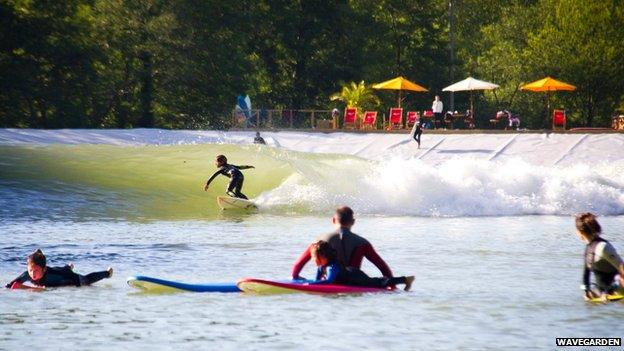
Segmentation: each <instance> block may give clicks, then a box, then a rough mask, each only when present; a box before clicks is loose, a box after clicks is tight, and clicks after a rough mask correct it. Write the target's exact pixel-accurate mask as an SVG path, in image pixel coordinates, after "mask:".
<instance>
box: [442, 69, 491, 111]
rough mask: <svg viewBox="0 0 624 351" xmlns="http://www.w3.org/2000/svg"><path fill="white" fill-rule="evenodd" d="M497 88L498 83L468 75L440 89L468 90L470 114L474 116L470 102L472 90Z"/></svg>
mask: <svg viewBox="0 0 624 351" xmlns="http://www.w3.org/2000/svg"><path fill="white" fill-rule="evenodd" d="M496 88H498V85H496V84H494V83H490V82H484V81H482V80H478V79H474V78H472V77H468V78H466V79H464V80H462V81H460V82H457V83H455V84H451V85H449V86H448V87H446V88H444V89H442V91H467V90H468V91H470V114H472V118H474V105H473V102H472V91H473V90H492V89H496Z"/></svg>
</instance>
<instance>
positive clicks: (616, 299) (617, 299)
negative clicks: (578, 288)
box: [589, 294, 624, 302]
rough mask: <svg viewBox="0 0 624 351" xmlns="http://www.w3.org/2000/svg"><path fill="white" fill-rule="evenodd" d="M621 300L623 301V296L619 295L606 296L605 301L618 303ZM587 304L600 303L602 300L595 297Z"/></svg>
mask: <svg viewBox="0 0 624 351" xmlns="http://www.w3.org/2000/svg"><path fill="white" fill-rule="evenodd" d="M622 299H624V295H620V294H613V295H607V300H609V301H619V300H622ZM589 302H602V300H601V299H600V298H599V297H595V298H593V299H591V300H589Z"/></svg>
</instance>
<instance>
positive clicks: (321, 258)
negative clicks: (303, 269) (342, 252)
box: [310, 240, 336, 266]
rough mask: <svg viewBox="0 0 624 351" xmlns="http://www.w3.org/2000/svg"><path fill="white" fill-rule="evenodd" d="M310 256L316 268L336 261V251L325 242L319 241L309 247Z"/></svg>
mask: <svg viewBox="0 0 624 351" xmlns="http://www.w3.org/2000/svg"><path fill="white" fill-rule="evenodd" d="M310 256H312V260H313V261H314V263H316V265H317V266H324V265H327V264H328V263H329V262H332V261H335V260H336V250H334V248H333V247H331V245H329V243H328V242H327V241H324V240H319V241H317V242H315V243H314V244H312V246H311V247H310Z"/></svg>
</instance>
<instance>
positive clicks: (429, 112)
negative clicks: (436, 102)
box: [423, 110, 433, 118]
mask: <svg viewBox="0 0 624 351" xmlns="http://www.w3.org/2000/svg"><path fill="white" fill-rule="evenodd" d="M423 116H424V117H426V118H432V117H433V110H425V112H423Z"/></svg>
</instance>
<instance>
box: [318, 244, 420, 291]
mask: <svg viewBox="0 0 624 351" xmlns="http://www.w3.org/2000/svg"><path fill="white" fill-rule="evenodd" d="M310 254H311V255H312V261H314V263H316V266H317V267H318V268H317V272H316V280H315V281H313V282H309V283H308V284H340V285H350V286H365V287H370V288H387V287H394V286H395V285H397V284H405V288H404V290H405V291H409V289H411V287H412V283H413V282H414V276H409V277H394V278H388V277H383V278H371V277H369V276H368V275H366V273H364V272H362V271H361V270H359V269H357V268H354V267H345V266H344V265H342V264H341V263H340V262H339V261H338V259H337V257H336V250H334V248H333V247H331V245H330V244H329V243H328V242H327V241H323V240H319V241H317V242H315V243H314V244H312V245H311V248H310Z"/></svg>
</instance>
